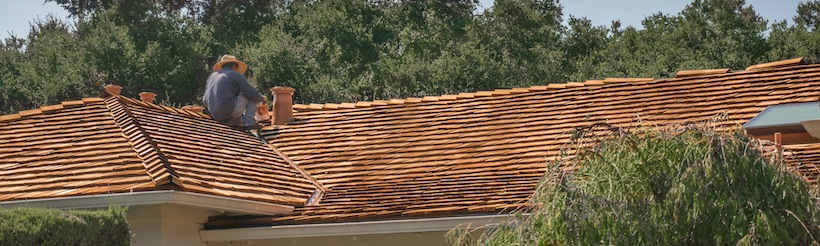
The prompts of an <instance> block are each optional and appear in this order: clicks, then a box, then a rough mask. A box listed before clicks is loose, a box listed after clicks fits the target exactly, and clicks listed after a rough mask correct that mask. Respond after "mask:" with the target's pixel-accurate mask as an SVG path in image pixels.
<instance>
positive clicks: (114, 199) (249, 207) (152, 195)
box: [0, 190, 293, 215]
mask: <svg viewBox="0 0 820 246" xmlns="http://www.w3.org/2000/svg"><path fill="white" fill-rule="evenodd" d="M162 204H175V205H182V206H190V207H197V208H205V209H211V210H216V211H221V212H234V213H240V214H257V215H277V214H287V213H290V212H293V206H288V205H279V204H272V203H266V202H258V201H251V200H243V199H236V198H227V197H221V196H214V195H205V194H198V193H191V192H184V191H173V190H163V191H141V192H133V193H116V194H105V195H90V196H75V197H62V198H46V199H33V200H20V201H7V202H0V207H4V208H8V207H46V208H58V209H88V208H104V207H108V206H110V205H128V206H136V205H162Z"/></svg>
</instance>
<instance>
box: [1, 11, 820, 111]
mask: <svg viewBox="0 0 820 246" xmlns="http://www.w3.org/2000/svg"><path fill="white" fill-rule="evenodd" d="M46 1H53V2H57V3H59V4H61V5H62V6H64V7H65V8H66V9H67V10H68V11H69V12H70V13H71V14H72V19H71V20H72V21H70V23H66V22H65V21H63V20H60V19H58V18H46V19H41V20H37V21H34V22H33V24H32V28H31V30H30V32H29V34H28V35H27V36H26V37H12V38H9V39H7V40H4V41H3V42H2V45H0V113H10V112H14V111H17V110H24V109H30V108H33V107H36V106H41V105H47V104H54V103H58V102H60V101H63V100H75V99H78V98H80V97H87V96H95V95H98V94H99V92H100V91H101V90H102V86H103V85H105V84H118V85H121V86H123V87H124V89H123V91H124V94H125V95H126V96H131V97H136V94H137V93H139V92H141V91H153V92H156V93H157V94H159V97H158V98H159V100H162V101H163V103H166V104H176V105H181V104H198V103H199V102H200V97H201V95H202V91H203V89H204V88H203V87H204V80H205V78H206V77H207V75H208V74H209V67H210V66H211V64H213V63H214V61H215V59H216V58H217V57H218V56H219V55H221V54H226V53H230V54H235V55H237V56H238V57H239V58H240V59H242V60H245V61H246V62H248V63H249V64H250V66H251V68H250V70H249V74H248V75H249V79H250V80H251V82H252V83H255V84H256V85H257V86H258V88H260V91H262V92H263V93H270V92H269V91H268V88H270V87H273V86H276V85H288V86H292V87H295V88H296V89H297V92H296V95H295V100H296V101H297V102H299V103H311V102H313V103H323V102H343V101H357V100H374V99H385V98H402V97H410V96H423V95H438V94H444V93H456V92H465V91H477V90H488V89H496V88H509V87H524V86H530V85H544V84H547V83H561V82H566V81H584V80H587V79H601V78H605V77H656V78H660V77H669V76H672V75H674V73H675V72H676V71H678V70H682V69H706V68H732V69H743V68H745V67H747V66H748V65H751V64H757V63H761V62H767V61H775V60H782V59H788V58H794V57H799V56H803V57H806V58H807V59H809V60H810V61H817V59H818V58H819V57H818V56H820V34H818V32H817V31H816V29H817V28H818V25H820V1H817V0H815V1H808V2H804V3H801V4H799V6H798V9H797V10H796V12H795V16H794V23H793V24H790V25H787V23H786V22H785V21H783V20H778V21H769V20H764V19H762V18H761V17H760V16H759V15H758V14H757V13H756V12H755V10H754V9H753V8H752V7H751V6H749V5H747V4H746V3H745V1H743V0H694V1H693V2H691V3H690V4H689V5H688V6H687V7H686V8H685V9H684V10H683V11H682V12H680V13H677V14H662V13H658V14H655V15H652V16H649V17H646V19H645V20H644V21H643V23H642V25H643V26H642V27H641V28H635V27H631V26H630V27H622V26H621V25H620V23H619V22H618V21H613V22H612V24H611V26H593V25H591V22H590V21H589V20H588V19H586V18H582V17H574V16H564V15H563V13H562V8H561V5H560V3H559V2H558V1H557V0H496V1H495V5H494V6H493V7H492V8H491V9H487V10H486V11H485V12H484V13H483V14H478V15H477V14H474V10H475V9H476V5H477V4H478V2H477V1H475V0H451V1H435V0H407V1H400V0H368V1H357V0H323V1H304V0H278V1H267V0H264V1H263V0H245V1H240V0H224V1H209V0H184V1H167V0H145V1H126V0H46Z"/></svg>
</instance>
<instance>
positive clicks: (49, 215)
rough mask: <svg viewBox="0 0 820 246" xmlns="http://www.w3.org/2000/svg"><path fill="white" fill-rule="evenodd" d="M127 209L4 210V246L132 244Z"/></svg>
mask: <svg viewBox="0 0 820 246" xmlns="http://www.w3.org/2000/svg"><path fill="white" fill-rule="evenodd" d="M126 210H127V208H124V207H116V206H112V207H110V208H109V209H107V210H93V211H92V210H57V209H44V208H11V209H0V245H130V244H131V232H130V231H129V230H128V223H127V222H126V220H125V214H126Z"/></svg>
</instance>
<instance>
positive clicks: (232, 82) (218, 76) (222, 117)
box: [202, 55, 265, 128]
mask: <svg viewBox="0 0 820 246" xmlns="http://www.w3.org/2000/svg"><path fill="white" fill-rule="evenodd" d="M219 60H220V61H219V62H218V63H217V64H215V65H214V68H213V69H214V72H213V73H212V74H211V75H210V76H208V80H207V83H206V87H205V94H204V95H203V97H202V101H203V103H204V104H205V107H207V108H208V111H209V112H210V114H211V117H213V119H214V120H217V121H219V122H222V123H224V124H227V125H230V126H233V127H236V128H255V127H257V126H256V120H255V119H254V115H255V114H256V104H257V103H259V102H263V101H264V100H265V97H264V96H262V94H260V93H259V92H258V91H257V90H256V89H254V88H253V86H251V85H250V84H249V83H248V81H247V80H246V79H245V77H244V76H242V73H244V72H245V70H246V69H247V65H245V63H244V62H242V61H239V60H236V58H235V57H233V56H230V55H224V56H222V57H221V58H220V59H219Z"/></svg>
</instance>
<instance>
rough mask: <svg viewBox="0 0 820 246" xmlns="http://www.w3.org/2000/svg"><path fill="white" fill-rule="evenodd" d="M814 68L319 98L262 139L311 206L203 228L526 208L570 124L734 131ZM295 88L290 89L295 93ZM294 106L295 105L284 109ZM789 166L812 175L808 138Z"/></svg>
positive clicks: (817, 83) (813, 92)
mask: <svg viewBox="0 0 820 246" xmlns="http://www.w3.org/2000/svg"><path fill="white" fill-rule="evenodd" d="M818 88H820V65H793V66H788V67H778V68H771V69H765V70H755V71H738V72H731V73H726V72H723V71H720V72H719V73H717V72H707V73H705V74H701V75H700V76H684V77H680V78H669V79H608V80H601V81H587V82H584V83H573V84H561V85H548V86H541V87H530V88H524V89H509V90H496V91H492V92H478V93H464V94H458V95H448V96H440V97H427V98H421V99H411V98H408V99H403V100H387V101H374V102H366V103H355V104H339V105H330V106H328V105H317V106H307V107H303V108H301V109H300V110H299V111H298V112H297V113H295V118H296V119H297V120H296V121H295V122H292V123H291V124H288V125H285V126H279V127H271V128H268V130H267V132H266V134H265V136H266V137H267V138H268V139H269V141H270V142H271V143H273V144H274V145H276V147H278V148H279V149H280V150H281V151H282V152H284V153H285V154H286V155H287V156H289V157H290V158H291V159H293V161H294V162H296V163H297V164H298V165H299V166H301V167H303V168H304V169H305V170H306V171H307V172H309V173H310V174H311V175H312V176H313V177H315V178H316V179H317V180H318V181H319V182H321V183H322V184H324V185H325V186H326V187H327V188H328V191H327V193H326V195H325V198H324V199H323V200H322V201H321V202H320V203H319V204H318V205H317V206H314V207H308V208H297V209H296V210H295V212H294V213H293V214H289V215H284V216H274V217H259V218H214V219H212V220H211V221H210V222H209V223H208V226H210V227H213V228H215V227H223V226H248V225H270V224H300V223H324V222H333V221H346V222H347V221H363V220H374V219H386V218H395V217H398V216H401V217H402V218H407V217H431V216H443V215H446V216H455V215H459V214H480V213H497V212H500V211H505V210H511V209H516V208H522V207H526V206H528V205H529V204H530V201H531V200H530V196H531V195H532V194H533V192H534V191H535V187H536V185H537V183H538V180H539V179H540V178H541V176H542V174H543V172H544V170H545V168H546V165H547V161H548V159H549V158H550V157H554V156H556V154H558V151H559V149H560V148H561V147H562V146H565V144H567V143H568V142H569V141H570V135H571V133H572V132H573V130H574V129H576V128H578V127H585V126H590V125H592V124H595V123H598V122H606V123H609V124H612V125H614V126H617V127H635V126H662V125H666V124H681V123H686V122H705V121H713V123H712V125H714V126H715V128H716V129H718V130H725V129H738V128H739V127H740V125H741V124H743V123H745V122H746V121H748V120H749V119H751V118H752V117H754V116H755V115H757V113H759V112H760V111H761V110H763V109H764V108H765V107H766V106H769V105H775V104H784V103H797V102H811V101H817V100H818V95H820V90H818ZM297 93H298V92H297ZM294 107H297V106H294ZM800 151H801V152H803V153H810V154H811V155H807V158H803V159H802V160H803V161H802V162H800V163H799V164H798V163H793V165H792V168H793V169H794V170H796V171H798V172H800V173H802V174H804V175H805V176H806V177H807V178H809V179H811V180H814V179H815V178H816V176H817V174H818V173H820V170H818V169H817V168H816V164H817V163H820V162H817V161H820V159H818V158H820V157H818V156H820V155H818V154H816V153H819V152H820V147H818V146H803V147H801V149H800Z"/></svg>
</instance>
